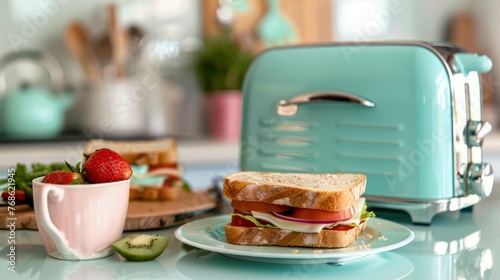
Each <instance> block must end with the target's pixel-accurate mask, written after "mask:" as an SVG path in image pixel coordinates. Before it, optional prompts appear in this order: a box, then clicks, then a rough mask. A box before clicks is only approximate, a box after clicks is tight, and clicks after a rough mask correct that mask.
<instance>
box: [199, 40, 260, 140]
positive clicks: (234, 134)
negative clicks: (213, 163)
mask: <svg viewBox="0 0 500 280" xmlns="http://www.w3.org/2000/svg"><path fill="white" fill-rule="evenodd" d="M253 57H254V55H253V54H252V53H250V52H247V51H243V50H241V49H240V48H239V46H238V44H237V43H236V42H235V41H234V40H233V39H232V38H231V35H230V32H229V31H227V30H223V31H222V32H220V33H218V34H217V35H215V36H211V37H207V38H205V40H204V44H203V47H202V48H201V49H200V50H199V51H198V52H197V54H196V57H195V60H194V63H195V70H196V74H197V76H198V80H199V83H200V86H201V87H202V89H203V90H204V92H205V93H206V95H207V99H206V104H207V107H206V109H207V122H208V123H207V124H208V128H209V132H210V134H211V136H213V137H214V138H216V139H219V140H236V139H238V138H239V133H240V127H241V102H242V97H241V87H242V84H243V78H244V76H245V72H246V71H247V69H248V67H249V66H250V63H251V62H252V59H253Z"/></svg>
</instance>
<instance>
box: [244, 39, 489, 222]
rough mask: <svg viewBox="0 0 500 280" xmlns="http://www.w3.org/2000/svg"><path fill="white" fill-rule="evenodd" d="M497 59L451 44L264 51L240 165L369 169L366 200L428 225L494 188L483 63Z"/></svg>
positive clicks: (252, 86) (247, 102) (254, 76)
mask: <svg viewBox="0 0 500 280" xmlns="http://www.w3.org/2000/svg"><path fill="white" fill-rule="evenodd" d="M491 67H492V62H491V60H490V59H489V58H488V57H487V56H485V55H480V54H475V53H469V52H466V51H465V50H463V49H461V48H459V47H458V46H456V45H454V44H450V43H444V42H443V43H434V42H433V43H430V42H372V43H334V44H325V45H305V46H292V47H280V48H273V49H268V50H266V51H264V52H262V53H261V54H260V55H259V56H258V57H257V58H256V59H255V60H254V62H253V63H252V65H251V67H250V69H249V70H248V71H247V73H246V77H245V82H244V85H243V90H242V91H243V113H242V114H243V115H242V132H241V150H240V152H241V154H240V168H241V169H242V170H255V171H281V172H306V173H338V172H341V173H363V174H365V175H366V176H367V186H366V191H365V194H364V196H365V197H366V198H367V202H368V206H369V207H374V208H389V209H398V210H403V211H406V212H408V213H409V215H410V217H411V219H412V221H413V222H414V223H423V224H429V223H430V222H431V220H432V217H433V216H434V215H435V214H437V213H441V212H448V211H455V210H460V209H471V207H472V206H473V205H475V204H476V203H478V202H479V201H481V200H482V199H483V198H485V197H487V196H489V194H490V193H491V190H492V187H493V170H492V167H491V165H490V164H488V163H484V162H483V156H482V147H481V146H482V142H483V139H484V137H485V136H486V135H487V134H488V133H489V132H490V131H491V129H492V127H491V125H490V124H489V123H488V122H485V121H483V120H482V89H481V76H480V74H481V73H485V72H488V71H490V69H491Z"/></svg>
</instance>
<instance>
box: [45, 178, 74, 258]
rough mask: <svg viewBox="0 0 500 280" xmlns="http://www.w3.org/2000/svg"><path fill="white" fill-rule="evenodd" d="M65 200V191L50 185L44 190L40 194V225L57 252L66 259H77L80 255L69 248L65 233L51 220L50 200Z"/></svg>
mask: <svg viewBox="0 0 500 280" xmlns="http://www.w3.org/2000/svg"><path fill="white" fill-rule="evenodd" d="M63 198H64V191H63V190H61V189H59V188H54V187H52V186H50V185H47V186H45V187H44V188H42V190H41V192H40V208H39V209H38V210H39V211H40V215H41V217H40V223H41V225H42V227H43V228H44V229H45V231H46V232H47V234H48V235H49V236H50V238H51V239H52V241H53V242H54V244H55V245H56V248H57V252H58V253H59V254H60V255H61V257H64V258H75V257H77V255H78V253H77V252H76V251H75V250H74V249H72V248H71V247H69V244H68V241H67V240H66V239H65V238H64V235H63V233H61V232H60V231H59V229H58V228H57V227H56V226H55V225H54V223H53V222H52V219H51V218H50V213H49V206H48V202H47V201H48V200H49V199H53V200H55V201H61V200H62V199H63Z"/></svg>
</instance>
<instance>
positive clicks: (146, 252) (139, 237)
mask: <svg viewBox="0 0 500 280" xmlns="http://www.w3.org/2000/svg"><path fill="white" fill-rule="evenodd" d="M169 240H170V238H168V237H165V236H158V235H150V234H132V235H129V236H127V237H125V238H122V239H120V240H118V241H116V242H115V243H113V244H112V245H111V246H113V248H114V249H115V251H116V252H117V253H118V254H120V255H121V256H122V257H124V258H125V259H126V260H128V261H133V262H141V261H150V260H154V259H156V258H157V257H158V256H160V255H161V253H163V251H164V250H165V248H166V247H167V245H168V241H169Z"/></svg>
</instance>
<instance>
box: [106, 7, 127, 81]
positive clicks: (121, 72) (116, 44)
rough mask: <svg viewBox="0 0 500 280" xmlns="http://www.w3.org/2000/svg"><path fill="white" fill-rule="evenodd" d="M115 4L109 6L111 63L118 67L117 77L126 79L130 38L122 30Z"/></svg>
mask: <svg viewBox="0 0 500 280" xmlns="http://www.w3.org/2000/svg"><path fill="white" fill-rule="evenodd" d="M116 10H117V7H116V5H115V4H110V5H109V6H108V33H109V38H110V42H111V61H112V64H113V66H114V67H116V71H117V72H116V73H117V77H124V76H125V74H126V65H127V58H128V48H129V38H128V33H127V31H126V30H124V29H122V28H120V26H119V25H118V21H117V16H116Z"/></svg>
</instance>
